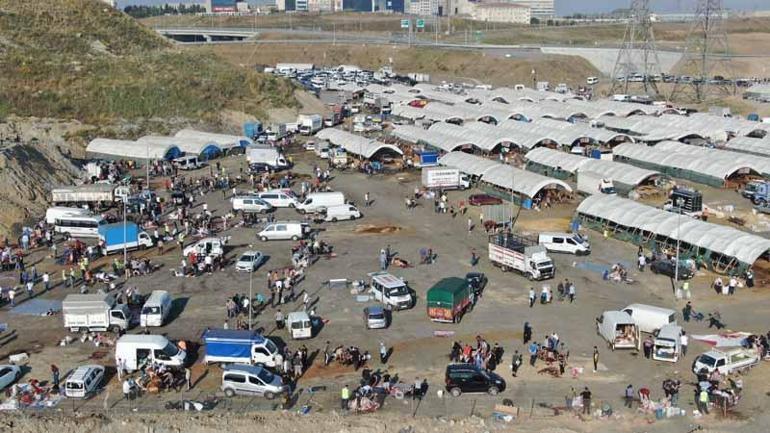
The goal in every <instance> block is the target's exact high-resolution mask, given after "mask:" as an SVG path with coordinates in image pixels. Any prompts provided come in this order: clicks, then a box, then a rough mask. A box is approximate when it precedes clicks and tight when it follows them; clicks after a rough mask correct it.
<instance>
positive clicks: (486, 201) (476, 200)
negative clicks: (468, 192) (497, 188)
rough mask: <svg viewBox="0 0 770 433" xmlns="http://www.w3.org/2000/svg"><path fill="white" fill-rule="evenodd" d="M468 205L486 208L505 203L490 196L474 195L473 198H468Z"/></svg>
mask: <svg viewBox="0 0 770 433" xmlns="http://www.w3.org/2000/svg"><path fill="white" fill-rule="evenodd" d="M468 203H469V204H470V205H471V206H485V205H493V204H502V203H503V201H502V200H501V199H499V198H497V197H494V196H491V195H489V194H473V195H472V196H470V197H468Z"/></svg>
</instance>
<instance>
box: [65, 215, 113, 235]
mask: <svg viewBox="0 0 770 433" xmlns="http://www.w3.org/2000/svg"><path fill="white" fill-rule="evenodd" d="M104 224H107V220H105V219H104V218H102V217H101V215H63V216H61V217H59V218H56V221H55V222H54V231H55V232H56V233H63V234H64V236H65V237H73V238H98V237H99V226H101V225H104Z"/></svg>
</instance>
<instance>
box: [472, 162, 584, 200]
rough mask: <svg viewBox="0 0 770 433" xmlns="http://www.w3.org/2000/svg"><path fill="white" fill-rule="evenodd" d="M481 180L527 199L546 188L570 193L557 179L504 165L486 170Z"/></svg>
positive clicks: (564, 184)
mask: <svg viewBox="0 0 770 433" xmlns="http://www.w3.org/2000/svg"><path fill="white" fill-rule="evenodd" d="M481 180H482V181H484V182H487V183H489V184H492V185H495V186H497V187H500V188H504V189H513V191H514V192H516V193H518V194H522V195H525V196H527V197H534V196H535V195H537V193H538V192H540V190H542V189H543V188H548V187H556V188H560V189H563V190H565V191H569V192H572V188H571V187H570V186H569V185H567V184H566V183H565V182H562V181H560V180H558V179H552V178H550V177H545V176H543V175H540V174H537V173H533V172H531V171H526V170H522V169H520V168H516V167H513V166H510V165H504V164H497V166H495V167H492V168H490V169H489V170H487V171H486V173H484V176H482V177H481Z"/></svg>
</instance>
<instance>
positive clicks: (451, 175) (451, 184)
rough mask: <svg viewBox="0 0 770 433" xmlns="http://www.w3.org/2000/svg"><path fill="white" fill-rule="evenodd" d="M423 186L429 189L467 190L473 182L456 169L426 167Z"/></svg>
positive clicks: (423, 170) (423, 174)
mask: <svg viewBox="0 0 770 433" xmlns="http://www.w3.org/2000/svg"><path fill="white" fill-rule="evenodd" d="M422 186H424V187H425V188H428V189H467V188H470V186H471V181H470V179H469V178H468V176H467V175H465V174H463V173H461V172H460V170H459V169H456V168H448V167H425V168H423V169H422Z"/></svg>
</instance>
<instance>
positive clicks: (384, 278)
mask: <svg viewBox="0 0 770 433" xmlns="http://www.w3.org/2000/svg"><path fill="white" fill-rule="evenodd" d="M372 280H375V281H377V282H378V283H380V284H382V285H383V286H384V287H385V288H387V289H390V288H393V287H401V286H403V285H405V284H404V280H402V279H401V278H398V277H397V276H395V275H393V274H389V273H387V272H375V273H374V274H372Z"/></svg>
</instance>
